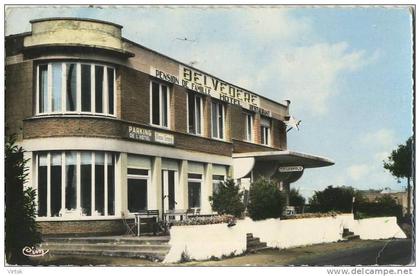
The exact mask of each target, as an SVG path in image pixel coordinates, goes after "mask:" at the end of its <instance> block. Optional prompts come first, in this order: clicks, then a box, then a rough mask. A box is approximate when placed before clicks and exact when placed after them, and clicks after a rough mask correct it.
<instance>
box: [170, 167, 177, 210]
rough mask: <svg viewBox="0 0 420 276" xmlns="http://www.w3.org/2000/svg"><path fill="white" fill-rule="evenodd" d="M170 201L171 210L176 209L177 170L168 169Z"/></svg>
mask: <svg viewBox="0 0 420 276" xmlns="http://www.w3.org/2000/svg"><path fill="white" fill-rule="evenodd" d="M168 203H169V206H168V207H169V210H174V209H175V205H176V201H175V171H168Z"/></svg>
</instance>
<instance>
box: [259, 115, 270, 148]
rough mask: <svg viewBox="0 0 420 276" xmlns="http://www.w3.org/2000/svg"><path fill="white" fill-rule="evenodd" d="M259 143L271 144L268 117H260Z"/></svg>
mask: <svg viewBox="0 0 420 276" xmlns="http://www.w3.org/2000/svg"><path fill="white" fill-rule="evenodd" d="M261 144H263V145H267V146H269V145H271V121H270V119H268V118H261Z"/></svg>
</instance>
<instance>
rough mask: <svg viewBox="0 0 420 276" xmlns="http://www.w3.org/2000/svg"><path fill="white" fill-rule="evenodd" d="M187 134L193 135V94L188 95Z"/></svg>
mask: <svg viewBox="0 0 420 276" xmlns="http://www.w3.org/2000/svg"><path fill="white" fill-rule="evenodd" d="M188 132H189V133H193V134H195V133H196V132H195V104H194V94H193V93H188Z"/></svg>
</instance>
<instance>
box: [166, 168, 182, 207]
mask: <svg viewBox="0 0 420 276" xmlns="http://www.w3.org/2000/svg"><path fill="white" fill-rule="evenodd" d="M177 178H178V172H177V171H174V170H162V210H163V211H164V213H166V212H168V211H171V210H175V209H176V205H177V204H178V202H177V201H176V196H175V195H176V189H177V187H176V186H177Z"/></svg>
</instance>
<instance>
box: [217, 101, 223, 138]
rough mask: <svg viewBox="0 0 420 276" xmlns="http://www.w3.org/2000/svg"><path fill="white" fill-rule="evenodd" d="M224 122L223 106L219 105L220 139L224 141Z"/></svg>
mask: <svg viewBox="0 0 420 276" xmlns="http://www.w3.org/2000/svg"><path fill="white" fill-rule="evenodd" d="M223 123H224V120H223V105H222V104H221V103H219V136H218V137H219V138H220V139H223V137H224V135H223V128H224V125H223Z"/></svg>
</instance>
